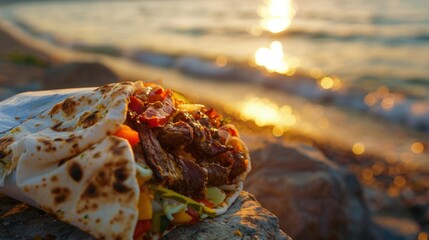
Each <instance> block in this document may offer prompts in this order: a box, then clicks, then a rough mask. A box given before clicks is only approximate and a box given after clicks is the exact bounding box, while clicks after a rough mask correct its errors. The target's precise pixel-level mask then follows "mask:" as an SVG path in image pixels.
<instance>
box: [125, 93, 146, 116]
mask: <svg viewBox="0 0 429 240" xmlns="http://www.w3.org/2000/svg"><path fill="white" fill-rule="evenodd" d="M143 105H144V103H143V101H142V100H140V99H138V98H137V97H134V96H131V97H130V103H128V108H129V109H130V110H131V111H133V112H135V113H137V114H142V113H143V111H144V107H143Z"/></svg>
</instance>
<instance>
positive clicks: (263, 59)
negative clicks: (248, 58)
mask: <svg viewBox="0 0 429 240" xmlns="http://www.w3.org/2000/svg"><path fill="white" fill-rule="evenodd" d="M255 63H256V65H258V66H261V67H264V68H265V69H267V71H269V72H277V73H280V74H287V73H288V72H289V71H290V70H291V68H290V66H289V63H288V62H287V61H286V58H285V55H284V53H283V45H282V44H281V43H280V42H278V41H274V42H272V43H271V45H270V48H266V47H262V48H259V49H258V50H257V51H256V53H255Z"/></svg>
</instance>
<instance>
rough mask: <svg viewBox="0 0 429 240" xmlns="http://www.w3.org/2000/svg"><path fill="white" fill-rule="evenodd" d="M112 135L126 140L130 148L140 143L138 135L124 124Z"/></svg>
mask: <svg viewBox="0 0 429 240" xmlns="http://www.w3.org/2000/svg"><path fill="white" fill-rule="evenodd" d="M113 135H115V136H117V137H121V138H125V139H127V140H128V142H129V143H130V145H131V146H134V145H136V144H137V143H139V142H140V138H139V133H138V132H137V131H134V130H133V129H132V128H130V127H129V126H127V125H125V124H122V125H121V128H120V129H119V130H118V131H116V132H115V133H114V134H113Z"/></svg>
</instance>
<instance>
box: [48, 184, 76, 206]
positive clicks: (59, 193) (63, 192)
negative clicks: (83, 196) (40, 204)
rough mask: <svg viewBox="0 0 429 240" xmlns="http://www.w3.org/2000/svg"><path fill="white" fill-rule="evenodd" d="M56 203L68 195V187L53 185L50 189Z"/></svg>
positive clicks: (64, 199)
mask: <svg viewBox="0 0 429 240" xmlns="http://www.w3.org/2000/svg"><path fill="white" fill-rule="evenodd" d="M51 193H52V195H53V197H54V201H55V203H56V204H61V203H63V202H64V201H66V200H67V198H68V197H69V196H70V193H71V192H70V189H68V188H66V187H55V188H53V189H52V191H51Z"/></svg>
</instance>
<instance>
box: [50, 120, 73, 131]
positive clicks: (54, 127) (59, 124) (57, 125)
mask: <svg viewBox="0 0 429 240" xmlns="http://www.w3.org/2000/svg"><path fill="white" fill-rule="evenodd" d="M62 125H63V122H59V123H57V124H55V125H54V126H52V127H51V129H52V130H53V131H55V132H71V131H73V130H74V128H73V127H71V126H70V127H61V126H62Z"/></svg>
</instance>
